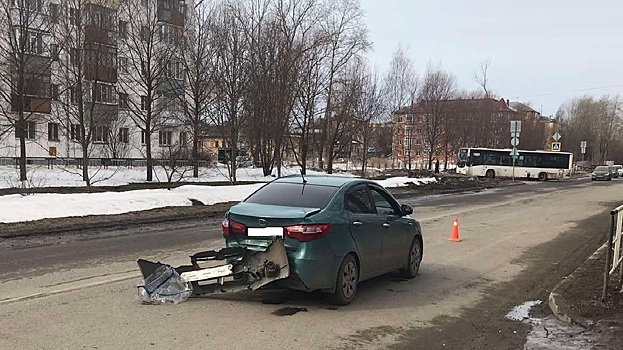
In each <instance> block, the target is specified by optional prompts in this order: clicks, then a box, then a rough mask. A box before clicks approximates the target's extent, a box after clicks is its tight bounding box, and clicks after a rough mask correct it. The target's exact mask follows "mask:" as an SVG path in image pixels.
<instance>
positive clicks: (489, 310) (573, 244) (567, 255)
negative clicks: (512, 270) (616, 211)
mask: <svg viewBox="0 0 623 350" xmlns="http://www.w3.org/2000/svg"><path fill="white" fill-rule="evenodd" d="M617 204H618V203H617ZM604 217H608V212H607V211H606V212H603V213H602V214H600V215H596V216H593V217H591V218H588V219H586V220H584V221H581V222H580V223H578V225H577V226H576V227H574V228H572V229H570V230H569V231H568V232H566V233H565V234H563V235H561V236H560V237H559V238H557V239H555V240H553V241H551V242H548V243H545V244H543V245H541V246H539V247H538V248H537V249H534V250H532V251H531V252H530V253H528V254H526V255H524V256H523V257H522V258H521V259H520V261H518V263H520V264H523V265H526V266H527V269H526V270H524V272H522V273H521V274H520V276H519V277H518V278H516V279H514V280H513V281H511V282H507V283H503V284H501V285H500V286H498V287H493V288H489V289H487V290H485V292H484V295H485V297H484V299H482V301H481V302H480V303H479V304H478V305H477V306H476V307H474V308H470V309H468V310H464V314H463V315H462V316H461V317H460V318H448V317H441V318H437V319H435V320H434V322H433V325H434V327H433V328H432V329H424V330H414V331H411V332H409V333H407V334H406V335H404V336H403V337H402V339H401V341H400V342H399V344H398V345H395V346H393V347H392V348H393V349H412V344H426V347H424V348H426V349H523V347H524V343H525V341H526V336H527V334H528V332H529V331H530V330H531V326H530V325H529V324H526V323H520V322H515V321H511V320H508V319H506V318H504V316H503V315H505V314H506V313H507V312H508V311H509V310H511V309H512V308H513V307H514V306H516V305H519V304H521V303H523V302H525V301H529V300H541V301H543V303H542V304H541V305H539V306H536V307H535V308H533V310H532V314H534V315H536V316H537V317H546V316H547V315H550V314H551V311H550V310H549V307H548V306H547V298H548V296H549V293H550V291H551V290H552V289H553V288H554V287H555V286H556V285H557V284H558V283H559V282H560V281H561V280H562V279H563V278H565V277H566V276H568V275H569V274H571V273H572V272H573V271H574V270H575V268H577V266H578V265H579V262H580V261H584V260H585V259H586V258H588V257H589V256H590V255H591V254H592V253H593V252H594V251H595V250H597V248H599V247H600V246H601V245H602V243H603V241H604V240H605V234H606V233H607V232H608V227H609V226H608V225H609V222H608V220H604ZM587 231H591V232H603V233H604V234H602V235H600V236H599V239H596V235H587V234H586V232H587ZM597 266H603V265H600V264H597ZM602 273H603V270H599V271H596V272H595V273H594V274H592V275H591V276H592V277H594V278H596V279H598V278H599V276H603V274H602ZM595 276H596V277H595ZM594 282H596V281H591V282H588V281H587V283H590V285H591V287H592V286H593V284H594ZM578 289H579V290H582V289H585V288H583V287H582V286H581V285H578ZM586 289H587V290H591V291H594V290H595V288H586ZM572 297H573V298H577V299H574V301H573V302H574V303H577V304H578V305H583V304H589V305H592V303H591V302H590V300H591V298H592V297H593V296H592V293H588V294H585V295H581V293H579V292H578V293H577V294H576V295H574V296H572ZM618 300H619V301H620V300H621V299H620V298H619V299H618ZM619 307H620V304H619ZM587 310H588V309H587ZM592 310H594V307H593V309H592ZM611 340H612V341H619V342H623V337H620V338H619V339H618V340H617V339H611ZM620 344H621V347H613V348H618V349H621V348H623V343H620Z"/></svg>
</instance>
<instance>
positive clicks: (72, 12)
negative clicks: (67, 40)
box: [69, 8, 78, 26]
mask: <svg viewBox="0 0 623 350" xmlns="http://www.w3.org/2000/svg"><path fill="white" fill-rule="evenodd" d="M69 24H71V25H72V26H75V25H76V24H78V9H75V8H70V9H69Z"/></svg>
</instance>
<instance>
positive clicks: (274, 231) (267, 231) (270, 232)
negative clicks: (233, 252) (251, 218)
mask: <svg viewBox="0 0 623 350" xmlns="http://www.w3.org/2000/svg"><path fill="white" fill-rule="evenodd" d="M247 234H248V235H249V237H274V236H278V237H283V227H260V228H257V227H249V228H248V231H247Z"/></svg>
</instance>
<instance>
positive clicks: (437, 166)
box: [435, 158, 439, 174]
mask: <svg viewBox="0 0 623 350" xmlns="http://www.w3.org/2000/svg"><path fill="white" fill-rule="evenodd" d="M435 174H439V158H437V160H436V161H435Z"/></svg>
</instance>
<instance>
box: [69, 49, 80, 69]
mask: <svg viewBox="0 0 623 350" xmlns="http://www.w3.org/2000/svg"><path fill="white" fill-rule="evenodd" d="M69 63H71V64H72V65H74V66H76V65H78V49H76V48H72V49H71V50H69Z"/></svg>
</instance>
